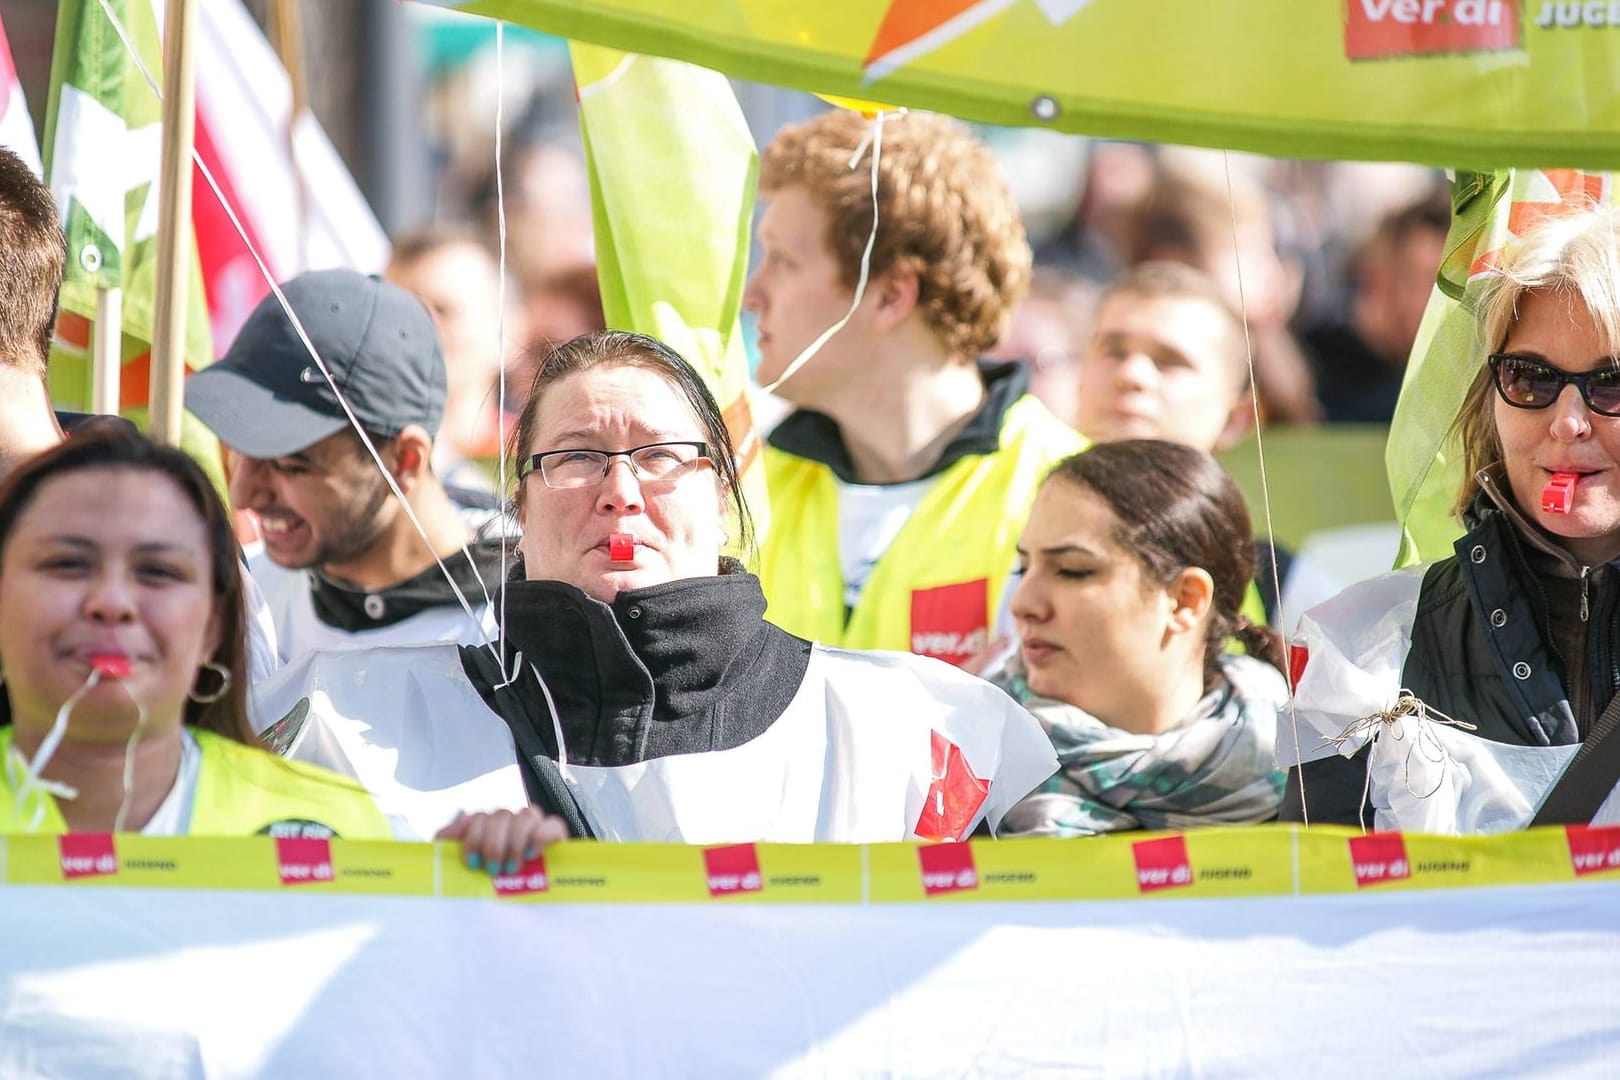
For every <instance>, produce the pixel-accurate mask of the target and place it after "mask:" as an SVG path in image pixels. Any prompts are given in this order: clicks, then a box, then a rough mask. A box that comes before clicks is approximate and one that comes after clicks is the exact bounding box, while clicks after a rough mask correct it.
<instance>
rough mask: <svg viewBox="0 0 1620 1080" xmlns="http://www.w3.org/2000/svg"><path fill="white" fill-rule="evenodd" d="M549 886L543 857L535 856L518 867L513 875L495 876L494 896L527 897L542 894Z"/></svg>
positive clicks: (549, 882)
mask: <svg viewBox="0 0 1620 1080" xmlns="http://www.w3.org/2000/svg"><path fill="white" fill-rule="evenodd" d="M550 886H551V881H550V879H549V878H547V877H546V857H545V856H544V855H536V856H535V857H534V858H532V859H530V860H529V861H528V862H526V863H524V864H523V865H522V866H520V867H519V868H518V872H517V873H515V874H496V875H495V895H496V896H527V895H529V894H530V893H543V892H545V891H546V889H548V888H550Z"/></svg>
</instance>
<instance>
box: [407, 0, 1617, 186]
mask: <svg viewBox="0 0 1620 1080" xmlns="http://www.w3.org/2000/svg"><path fill="white" fill-rule="evenodd" d="M438 2H439V6H443V7H449V8H454V9H457V10H461V11H467V12H473V13H478V14H483V15H489V16H498V17H500V18H503V19H507V20H509V21H512V22H516V23H522V24H525V25H528V26H532V27H535V28H537V29H541V30H545V31H548V32H550V33H554V34H558V35H561V36H564V37H568V38H572V39H575V40H579V41H587V42H592V43H595V44H601V45H611V46H613V47H615V48H620V49H628V50H632V51H635V52H642V53H650V54H654V55H660V56H668V57H674V58H677V59H681V60H687V61H691V62H693V63H697V64H701V65H704V66H706V67H711V68H715V69H717V70H719V71H722V72H724V73H726V74H727V75H732V76H736V77H739V78H746V79H752V80H755V81H758V82H767V83H774V84H776V85H780V86H790V87H796V88H799V89H804V90H812V91H816V92H819V93H827V94H841V95H848V96H852V97H856V98H863V99H869V100H875V101H882V102H886V103H888V104H892V105H908V106H915V107H920V108H929V109H935V110H939V111H942V112H948V113H951V114H953V115H955V116H959V117H961V118H963V119H967V120H977V121H983V122H987V123H994V124H1012V125H1035V126H1044V127H1050V128H1053V129H1056V130H1060V131H1067V132H1080V133H1086V134H1092V135H1107V136H1119V137H1128V138H1133V139H1151V140H1157V141H1162V142H1177V143H1189V144H1195V145H1204V146H1219V147H1226V148H1230V149H1242V150H1252V151H1257V152H1260V153H1266V154H1272V155H1277V156H1282V157H1326V158H1355V159H1391V160H1401V161H1417V162H1425V163H1429V164H1434V165H1440V166H1455V167H1461V168H1475V169H1480V168H1495V167H1502V166H1509V165H1519V166H1528V165H1537V166H1546V165H1564V166H1579V167H1584V168H1591V169H1600V168H1601V169H1613V168H1616V167H1620V94H1616V93H1615V92H1614V88H1615V85H1616V81H1617V76H1620V0H1614V2H1611V0H1587V2H1569V0H1338V2H1331V3H1330V2H1326V0H1308V2H1300V0H1286V2H1285V0H1153V2H1151V3H1148V2H1144V0H877V2H873V0H824V2H822V3H816V4H802V3H800V4H790V3H783V2H781V0H468V2H452V0H438Z"/></svg>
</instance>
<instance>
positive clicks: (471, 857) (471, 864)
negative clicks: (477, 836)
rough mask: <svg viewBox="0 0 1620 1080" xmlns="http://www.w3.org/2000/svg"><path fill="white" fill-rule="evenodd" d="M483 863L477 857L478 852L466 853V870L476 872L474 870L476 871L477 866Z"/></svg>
mask: <svg viewBox="0 0 1620 1080" xmlns="http://www.w3.org/2000/svg"><path fill="white" fill-rule="evenodd" d="M483 861H484V860H483V859H481V858H479V857H478V852H476V851H469V852H467V869H469V870H476V869H478V866H479V864H480V863H482V862H483Z"/></svg>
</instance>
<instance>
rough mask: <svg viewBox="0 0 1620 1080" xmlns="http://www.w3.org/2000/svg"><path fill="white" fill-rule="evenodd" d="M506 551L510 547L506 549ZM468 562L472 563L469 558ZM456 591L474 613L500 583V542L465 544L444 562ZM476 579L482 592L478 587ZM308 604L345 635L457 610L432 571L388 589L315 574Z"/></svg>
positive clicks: (440, 573)
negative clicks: (429, 612)
mask: <svg viewBox="0 0 1620 1080" xmlns="http://www.w3.org/2000/svg"><path fill="white" fill-rule="evenodd" d="M508 547H510V545H508ZM468 555H471V556H472V562H470V563H469V562H468V561H467V556H468ZM444 565H445V568H446V569H448V570H449V571H450V577H451V578H452V579H454V581H455V584H456V588H459V589H460V590H461V593H462V595H463V596H465V597H466V598H467V602H468V603H469V604H472V605H473V607H474V608H477V607H478V605H479V604H481V603H483V600H484V588H488V589H490V590H492V591H493V590H494V588H495V587H496V586H497V585H498V584H499V583H500V580H501V544H500V541H499V540H493V541H480V542H478V543H473V544H468V545H467V546H466V547H465V548H463V549H462V550H461V551H458V552H456V553H455V554H454V555H452V556H450V557H449V558H447V559H445V560H444ZM480 577H481V578H482V579H483V586H480V585H479V579H480ZM309 582H310V594H311V599H313V600H314V602H315V614H316V616H317V617H319V618H320V620H321V622H323V623H325V624H326V625H327V626H331V627H335V628H337V629H339V630H344V631H347V632H349V633H351V634H352V633H359V632H361V631H364V630H376V629H379V628H381V627H384V626H392V625H394V624H395V623H398V622H403V621H404V620H406V619H408V618H410V617H411V616H412V615H416V614H419V613H420V612H423V611H426V610H427V609H428V608H435V607H459V606H460V604H461V601H459V600H457V599H456V591H455V589H453V588H451V586H450V582H449V581H447V580H445V576H444V571H442V570H440V569H439V568H438V566H437V565H435V566H430V567H428V568H427V569H426V570H423V571H422V572H421V573H420V574H417V575H416V576H415V577H411V578H406V579H405V580H404V581H401V582H399V583H398V584H395V585H390V586H389V587H388V588H386V589H376V590H368V589H356V588H354V587H353V586H351V585H344V584H342V583H340V582H337V581H333V580H332V579H331V578H329V577H327V576H326V575H324V574H322V573H321V572H320V571H318V570H311V571H310V572H309Z"/></svg>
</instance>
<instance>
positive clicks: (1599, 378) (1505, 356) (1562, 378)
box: [1488, 353, 1620, 416]
mask: <svg viewBox="0 0 1620 1080" xmlns="http://www.w3.org/2000/svg"><path fill="white" fill-rule="evenodd" d="M1488 359H1489V362H1490V365H1491V372H1492V374H1493V375H1494V376H1495V382H1496V392H1497V393H1498V394H1499V395H1501V398H1502V400H1503V401H1505V402H1507V403H1508V404H1509V405H1512V406H1513V407H1514V408H1515V409H1545V408H1546V407H1547V406H1549V405H1551V404H1552V403H1553V402H1555V401H1557V400H1558V395H1559V394H1562V393H1563V392H1564V387H1566V386H1568V385H1570V384H1571V383H1573V384H1574V385H1575V388H1576V389H1577V390H1579V391H1580V392H1581V400H1582V401H1584V402H1586V407H1587V408H1588V409H1591V410H1592V411H1593V412H1595V413H1597V414H1599V415H1600V416H1620V367H1609V368H1604V369H1602V370H1601V371H1588V372H1586V373H1585V374H1583V375H1572V374H1570V373H1569V372H1567V371H1560V370H1559V369H1558V368H1555V367H1553V366H1552V365H1551V364H1548V363H1544V362H1543V361H1541V360H1532V359H1531V358H1530V357H1528V356H1514V355H1513V354H1512V353H1492V354H1491V355H1490V357H1489V358H1488Z"/></svg>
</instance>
